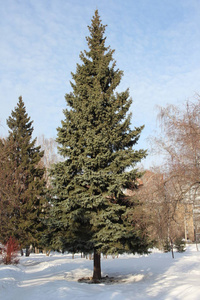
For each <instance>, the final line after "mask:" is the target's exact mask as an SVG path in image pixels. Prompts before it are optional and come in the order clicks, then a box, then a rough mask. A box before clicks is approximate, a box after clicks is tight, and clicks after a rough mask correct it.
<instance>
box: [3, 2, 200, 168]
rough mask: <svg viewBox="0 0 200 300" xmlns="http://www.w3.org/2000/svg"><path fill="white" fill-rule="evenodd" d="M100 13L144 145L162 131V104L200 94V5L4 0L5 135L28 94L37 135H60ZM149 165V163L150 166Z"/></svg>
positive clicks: (146, 145) (120, 87)
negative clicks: (74, 74)
mask: <svg viewBox="0 0 200 300" xmlns="http://www.w3.org/2000/svg"><path fill="white" fill-rule="evenodd" d="M95 9H98V10H99V14H100V16H101V19H102V23H103V24H107V25H108V26H107V28H106V34H105V35H106V36H107V45H110V46H111V49H115V53H114V58H115V60H116V62H117V67H118V68H119V69H121V70H123V71H124V76H123V79H122V81H121V84H120V86H119V88H118V91H123V90H125V89H126V88H129V89H130V96H131V97H132V99H133V104H132V106H131V112H132V126H139V125H143V124H145V129H144V131H143V134H142V135H141V138H140V140H139V148H145V149H146V148H148V147H149V145H148V141H147V139H148V137H149V136H150V135H152V134H153V133H154V131H155V130H156V127H157V121H156V116H157V109H156V106H157V105H161V106H165V105H166V104H167V103H173V104H181V103H183V102H185V101H186V100H188V99H193V98H194V96H195V94H197V93H199V94H200V0H176V1H174V0H101V1H100V0H99V1H98V0H7V1H4V0H0V36H1V38H0V104H1V106H0V107H1V109H0V122H1V126H0V136H5V135H6V134H7V130H8V129H7V126H6V119H7V118H8V116H10V114H11V111H12V110H13V109H14V107H15V106H16V104H17V102H18V97H19V96H20V95H22V97H23V100H24V102H25V105H26V109H27V112H28V114H29V116H30V117H31V119H32V120H33V121H34V123H33V125H34V136H39V135H42V134H44V135H45V136H46V137H56V134H57V131H56V128H57V127H58V126H60V122H61V120H62V119H63V118H64V115H63V112H62V111H63V109H64V108H65V107H66V102H65V99H64V95H65V93H68V92H69V91H71V87H70V80H71V72H75V71H76V63H77V62H79V54H80V51H82V50H84V49H87V43H86V40H85V37H86V36H88V34H89V32H88V28H87V26H88V25H90V24H91V18H92V16H93V14H94V11H95ZM149 164H150V158H149V159H147V160H146V162H144V165H145V166H148V165H149Z"/></svg>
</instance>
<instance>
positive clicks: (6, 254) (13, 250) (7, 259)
mask: <svg viewBox="0 0 200 300" xmlns="http://www.w3.org/2000/svg"><path fill="white" fill-rule="evenodd" d="M18 250H19V245H18V242H17V241H16V240H15V239H14V238H12V237H10V238H9V240H8V242H7V243H6V245H5V246H4V245H3V246H1V247H0V256H1V259H0V262H1V263H3V264H5V265H10V264H13V265H16V264H18V263H19V259H18V258H17V256H18Z"/></svg>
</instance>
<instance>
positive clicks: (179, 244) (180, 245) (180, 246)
mask: <svg viewBox="0 0 200 300" xmlns="http://www.w3.org/2000/svg"><path fill="white" fill-rule="evenodd" d="M174 244H175V248H176V250H177V251H178V252H185V241H184V240H183V239H182V238H177V239H176V240H175V243H174Z"/></svg>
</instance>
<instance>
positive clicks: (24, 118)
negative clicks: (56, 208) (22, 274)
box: [4, 97, 45, 247]
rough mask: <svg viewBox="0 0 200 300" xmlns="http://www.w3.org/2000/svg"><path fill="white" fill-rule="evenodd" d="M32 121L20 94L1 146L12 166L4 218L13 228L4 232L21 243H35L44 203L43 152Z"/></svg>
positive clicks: (23, 244)
mask: <svg viewBox="0 0 200 300" xmlns="http://www.w3.org/2000/svg"><path fill="white" fill-rule="evenodd" d="M32 123H33V121H30V117H29V116H28V114H27V112H26V108H25V105H24V102H23V100H22V97H19V101H18V103H17V106H16V108H15V110H13V111H12V113H11V116H10V117H9V118H8V119H7V125H8V127H9V135H8V138H7V140H6V142H5V145H4V148H5V147H6V149H7V151H8V152H7V153H8V158H9V159H8V161H9V168H10V169H11V170H12V172H11V174H12V175H11V177H12V190H13V194H11V195H10V199H11V200H12V199H14V200H15V202H14V206H13V209H12V212H11V214H10V215H8V219H7V222H8V225H9V228H10V229H11V230H12V231H11V232H9V231H7V234H9V235H12V236H14V237H15V238H17V240H18V241H19V243H20V244H21V246H22V247H27V246H29V245H30V244H31V243H33V244H35V245H37V244H38V241H39V238H40V235H41V232H42V230H43V225H42V223H41V218H42V215H43V212H44V205H45V197H44V188H45V182H44V179H43V174H44V168H43V167H42V166H40V160H41V158H42V157H43V154H44V153H43V151H40V146H37V147H36V146H35V144H36V139H33V140H32V133H33V127H32ZM9 174H10V173H9ZM4 238H5V237H4Z"/></svg>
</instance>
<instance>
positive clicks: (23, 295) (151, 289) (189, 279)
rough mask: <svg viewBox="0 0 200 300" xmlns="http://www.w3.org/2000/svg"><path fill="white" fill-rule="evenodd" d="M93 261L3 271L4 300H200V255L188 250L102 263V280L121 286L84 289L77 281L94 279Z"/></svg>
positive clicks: (53, 259)
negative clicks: (108, 278)
mask: <svg viewBox="0 0 200 300" xmlns="http://www.w3.org/2000/svg"><path fill="white" fill-rule="evenodd" d="M92 264H93V262H92V261H89V260H86V259H83V258H80V257H79V256H75V259H74V260H73V259H72V258H71V255H61V254H53V255H52V256H50V257H46V256H45V255H31V256H30V257H27V258H26V257H23V258H21V259H20V264H19V265H18V266H4V265H0V299H3V300H35V299H37V300H61V299H69V300H76V299H77V300H81V299H94V300H100V299H101V300H102V299H103V300H106V299H113V300H122V299H123V300H129V299H130V300H132V299H134V300H137V299H143V300H148V299H156V300H162V299H166V300H172V299H173V300H175V299H181V300H187V299H188V300H199V299H200V252H197V251H196V249H195V246H189V247H188V248H187V251H186V252H185V253H183V254H180V253H175V259H172V258H171V254H170V253H159V252H157V253H152V254H150V255H149V256H139V255H135V256H133V255H129V256H128V255H123V256H120V257H119V258H118V259H112V258H108V259H102V273H103V276H106V275H108V276H110V277H112V276H113V277H115V278H116V277H117V278H118V279H119V282H118V283H115V284H110V285H105V284H103V283H102V284H98V285H94V284H86V283H79V282H77V280H78V279H79V278H82V277H89V276H91V275H92Z"/></svg>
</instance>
